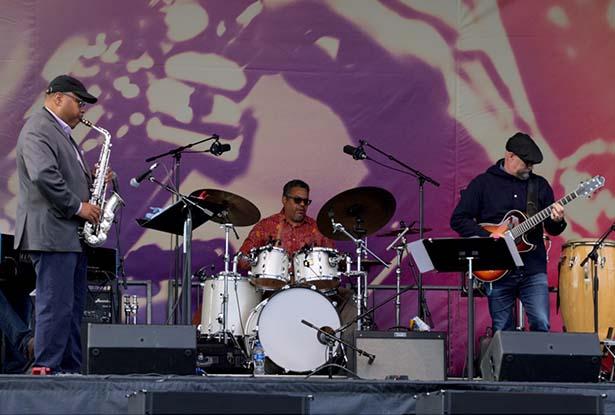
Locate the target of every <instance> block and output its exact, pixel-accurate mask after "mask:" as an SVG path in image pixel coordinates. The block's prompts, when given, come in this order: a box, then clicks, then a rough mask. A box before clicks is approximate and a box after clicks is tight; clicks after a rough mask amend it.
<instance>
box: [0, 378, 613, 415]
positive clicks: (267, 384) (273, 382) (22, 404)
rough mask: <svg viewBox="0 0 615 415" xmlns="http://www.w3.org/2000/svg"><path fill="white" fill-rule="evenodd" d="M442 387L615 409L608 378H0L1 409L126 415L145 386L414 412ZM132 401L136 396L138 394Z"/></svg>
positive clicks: (318, 406) (351, 409) (344, 410)
mask: <svg viewBox="0 0 615 415" xmlns="http://www.w3.org/2000/svg"><path fill="white" fill-rule="evenodd" d="M440 390H447V391H468V392H469V393H473V392H472V391H492V392H495V391H497V392H514V393H519V394H520V395H519V396H522V395H521V394H523V393H526V394H527V393H548V394H578V395H590V396H600V397H601V400H602V402H603V403H604V413H606V414H615V383H609V382H605V383H529V382H527V383H510V382H483V381H479V380H475V381H465V380H447V381H444V382H417V381H403V380H395V381H393V380H391V381H389V380H387V381H376V380H355V379H348V378H340V377H338V378H334V379H328V378H327V377H326V376H325V377H311V378H310V379H305V378H304V377H302V376H276V375H266V376H261V377H256V378H255V377H252V376H248V375H245V376H244V375H224V376H223V375H210V376H202V377H197V376H144V375H134V376H98V375H88V376H25V375H11V376H0V414H34V413H36V414H38V413H45V414H87V413H90V414H124V413H128V412H129V400H130V399H131V398H129V396H130V395H131V394H134V393H135V392H137V391H147V392H148V393H150V394H151V393H157V392H192V393H193V394H192V395H194V393H203V394H212V393H217V394H220V393H224V394H257V395H259V396H265V395H268V396H272V395H292V396H310V398H309V413H317V414H378V413H382V414H384V413H386V414H413V413H415V409H416V402H417V399H416V396H417V395H418V394H421V393H426V392H435V391H440ZM187 395H189V394H187ZM178 396H179V399H178ZM212 396H213V395H212ZM226 396H229V395H226ZM230 396H232V395H230ZM244 398H245V397H244ZM174 399H175V401H174V402H172V403H171V408H173V405H177V406H176V408H177V411H175V412H176V413H178V412H179V411H180V410H182V408H183V406H182V405H183V404H185V402H182V400H181V394H175V397H174ZM132 400H133V401H134V397H133V398H132ZM131 409H134V408H131ZM202 409H203V411H202V412H203V413H216V412H218V413H221V412H224V408H223V407H218V408H215V403H214V402H211V406H209V405H208V406H207V407H203V408H202ZM216 409H217V410H216ZM278 409H280V408H278ZM212 410H213V411H212ZM196 412H198V408H197V411H196ZM268 412H271V411H268ZM141 413H145V412H141ZM152 413H173V412H160V411H159V412H152ZM185 413H188V412H185Z"/></svg>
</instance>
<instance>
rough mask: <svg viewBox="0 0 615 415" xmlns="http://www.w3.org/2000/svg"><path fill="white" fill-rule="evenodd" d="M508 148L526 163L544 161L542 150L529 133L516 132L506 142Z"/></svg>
mask: <svg viewBox="0 0 615 415" xmlns="http://www.w3.org/2000/svg"><path fill="white" fill-rule="evenodd" d="M506 150H508V151H510V152H512V153H515V154H516V155H517V156H518V157H519V158H520V159H521V160H523V161H524V162H525V163H531V164H538V163H541V162H542V152H541V151H540V149H539V148H538V146H537V145H536V143H535V142H534V140H532V137H530V136H529V135H527V134H524V133H516V134H515V135H513V136H512V137H510V138H509V139H508V141H507V142H506Z"/></svg>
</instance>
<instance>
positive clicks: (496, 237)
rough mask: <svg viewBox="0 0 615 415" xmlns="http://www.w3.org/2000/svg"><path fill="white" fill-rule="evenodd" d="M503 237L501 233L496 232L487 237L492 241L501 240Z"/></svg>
mask: <svg viewBox="0 0 615 415" xmlns="http://www.w3.org/2000/svg"><path fill="white" fill-rule="evenodd" d="M503 236H504V235H502V234H501V233H496V232H492V233H491V234H490V235H489V237H490V238H493V239H499V238H502V237H503Z"/></svg>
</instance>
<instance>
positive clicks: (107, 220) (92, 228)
mask: <svg viewBox="0 0 615 415" xmlns="http://www.w3.org/2000/svg"><path fill="white" fill-rule="evenodd" d="M81 122H82V123H83V124H85V125H87V126H88V127H90V128H92V129H94V130H96V131H98V132H99V133H101V134H102V135H104V136H105V142H104V143H103V146H102V150H101V152H100V156H99V157H98V170H97V171H96V177H94V182H93V183H92V189H91V191H92V193H91V196H90V204H92V205H96V206H98V207H99V208H100V221H99V222H98V224H93V223H90V222H86V223H85V225H84V227H83V239H84V241H85V243H87V244H88V245H90V246H93V247H97V246H100V245H102V244H103V243H105V241H106V240H107V232H109V229H110V228H111V225H112V224H113V218H114V217H115V211H116V210H117V209H118V208H119V207H120V206H124V201H123V200H122V198H121V197H120V195H118V194H117V193H116V192H113V193H112V194H111V197H109V199H107V200H105V195H106V193H107V183H106V181H105V176H106V175H107V169H108V168H109V156H110V155H111V134H109V131H107V130H105V129H104V128H100V127H98V126H96V125H94V124H93V123H92V122H91V121H88V120H86V119H85V118H81Z"/></svg>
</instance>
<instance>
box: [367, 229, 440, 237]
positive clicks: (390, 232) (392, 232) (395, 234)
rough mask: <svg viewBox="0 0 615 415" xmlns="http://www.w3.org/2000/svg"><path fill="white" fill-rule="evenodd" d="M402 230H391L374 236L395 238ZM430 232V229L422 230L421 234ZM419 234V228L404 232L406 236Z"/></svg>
mask: <svg viewBox="0 0 615 415" xmlns="http://www.w3.org/2000/svg"><path fill="white" fill-rule="evenodd" d="M403 231H404V229H403V228H402V229H391V230H390V231H387V232H384V233H379V234H378V235H376V236H397V235H399V234H400V232H403ZM429 231H431V228H423V233H425V232H429ZM417 233H419V228H410V230H409V231H408V232H406V235H407V234H417Z"/></svg>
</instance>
